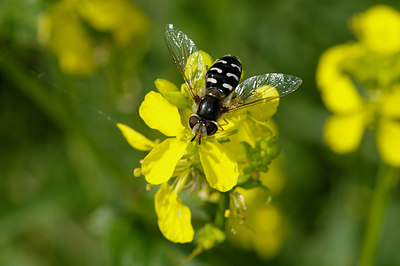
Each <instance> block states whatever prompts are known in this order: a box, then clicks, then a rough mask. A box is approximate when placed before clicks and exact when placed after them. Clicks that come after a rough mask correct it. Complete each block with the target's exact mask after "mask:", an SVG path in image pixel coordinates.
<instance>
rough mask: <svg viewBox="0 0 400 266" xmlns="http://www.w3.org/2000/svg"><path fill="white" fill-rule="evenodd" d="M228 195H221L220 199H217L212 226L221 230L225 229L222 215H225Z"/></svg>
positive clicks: (227, 193)
mask: <svg viewBox="0 0 400 266" xmlns="http://www.w3.org/2000/svg"><path fill="white" fill-rule="evenodd" d="M229 193H230V192H223V193H221V198H220V199H219V204H218V209H217V214H216V216H215V221H214V224H215V226H216V227H218V228H220V229H221V230H224V229H225V221H226V218H225V216H224V214H225V210H226V209H228V208H229Z"/></svg>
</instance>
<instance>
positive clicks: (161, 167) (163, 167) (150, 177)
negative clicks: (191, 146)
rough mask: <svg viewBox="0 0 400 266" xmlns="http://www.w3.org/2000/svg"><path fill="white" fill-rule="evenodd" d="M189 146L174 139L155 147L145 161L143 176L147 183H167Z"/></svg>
mask: <svg viewBox="0 0 400 266" xmlns="http://www.w3.org/2000/svg"><path fill="white" fill-rule="evenodd" d="M187 145H188V143H187V142H186V141H182V140H179V139H176V138H172V139H166V140H164V141H163V142H161V143H160V144H158V145H157V146H155V147H154V148H153V149H152V150H151V152H150V153H149V154H147V156H146V157H145V158H144V159H143V163H142V174H143V175H144V176H145V178H146V181H147V182H149V183H150V184H153V185H158V184H161V183H164V182H167V181H168V180H169V179H170V178H171V176H172V174H173V172H174V169H175V166H176V164H177V163H178V161H179V160H180V159H181V158H182V156H183V154H184V153H185V149H186V147H187Z"/></svg>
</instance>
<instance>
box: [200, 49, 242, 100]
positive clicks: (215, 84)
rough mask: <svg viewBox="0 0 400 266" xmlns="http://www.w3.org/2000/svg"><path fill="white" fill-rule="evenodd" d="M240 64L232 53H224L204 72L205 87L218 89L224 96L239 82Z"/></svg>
mask: <svg viewBox="0 0 400 266" xmlns="http://www.w3.org/2000/svg"><path fill="white" fill-rule="evenodd" d="M241 74H242V64H241V63H240V61H239V59H238V58H237V57H235V56H233V55H225V56H224V57H222V58H221V59H219V60H218V61H217V62H216V63H215V64H214V65H212V66H211V67H210V69H209V70H208V71H207V74H206V82H207V83H206V88H207V91H208V90H210V89H214V88H216V89H218V90H219V91H220V92H221V94H222V97H223V98H225V97H227V96H228V95H229V94H231V92H232V91H233V90H234V89H235V88H236V86H237V85H238V84H239V80H240V76H241Z"/></svg>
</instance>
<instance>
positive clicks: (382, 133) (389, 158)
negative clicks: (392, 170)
mask: <svg viewBox="0 0 400 266" xmlns="http://www.w3.org/2000/svg"><path fill="white" fill-rule="evenodd" d="M377 145H378V150H379V153H380V154H381V156H382V159H383V160H384V161H385V162H386V163H388V164H390V165H392V166H395V167H399V166H400V123H399V122H398V121H395V120H387V121H382V122H381V124H380V125H379V128H378V132H377Z"/></svg>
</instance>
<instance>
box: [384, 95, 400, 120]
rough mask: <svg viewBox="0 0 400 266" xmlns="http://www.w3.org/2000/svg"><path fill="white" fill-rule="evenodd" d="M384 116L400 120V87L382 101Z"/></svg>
mask: <svg viewBox="0 0 400 266" xmlns="http://www.w3.org/2000/svg"><path fill="white" fill-rule="evenodd" d="M382 102H383V104H382V115H383V116H385V117H388V118H397V119H400V108H399V106H400V87H396V88H394V89H393V91H391V93H388V94H387V95H386V96H385V97H384V99H383V100H382Z"/></svg>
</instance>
